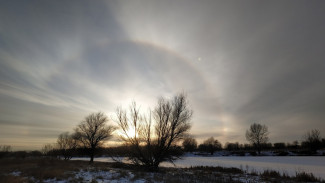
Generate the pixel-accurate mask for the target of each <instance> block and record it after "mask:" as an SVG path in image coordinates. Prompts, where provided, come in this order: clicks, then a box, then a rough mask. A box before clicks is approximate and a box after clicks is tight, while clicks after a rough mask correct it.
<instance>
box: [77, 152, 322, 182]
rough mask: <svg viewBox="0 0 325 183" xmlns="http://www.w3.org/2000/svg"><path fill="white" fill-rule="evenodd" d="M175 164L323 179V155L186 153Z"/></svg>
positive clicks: (97, 159)
mask: <svg viewBox="0 0 325 183" xmlns="http://www.w3.org/2000/svg"><path fill="white" fill-rule="evenodd" d="M221 154H224V153H221ZM73 160H86V161H87V160H88V161H89V158H73ZM94 161H100V162H112V161H113V160H112V159H111V158H109V157H101V158H95V159H94ZM123 162H125V161H123ZM175 165H176V167H191V166H222V167H236V168H242V169H244V170H246V171H249V172H251V171H257V172H261V171H264V170H276V171H279V172H280V173H286V174H288V175H291V176H293V175H295V174H296V173H297V172H303V171H304V172H306V173H313V174H314V175H315V176H316V177H321V178H322V179H325V157H324V156H220V155H219V154H218V155H213V156H197V155H193V154H186V155H185V156H184V157H183V158H182V159H181V160H177V161H176V162H175ZM161 166H164V167H173V166H174V165H173V164H171V163H162V164H161ZM243 167H244V168H243Z"/></svg>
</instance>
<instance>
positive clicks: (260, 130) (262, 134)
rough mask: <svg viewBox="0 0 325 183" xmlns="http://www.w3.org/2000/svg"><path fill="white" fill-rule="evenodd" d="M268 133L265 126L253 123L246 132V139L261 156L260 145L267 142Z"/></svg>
mask: <svg viewBox="0 0 325 183" xmlns="http://www.w3.org/2000/svg"><path fill="white" fill-rule="evenodd" d="M268 135H269V131H268V128H267V126H265V125H261V124H257V123H254V124H252V125H251V126H250V128H249V129H248V130H247V131H246V139H247V140H248V141H249V142H250V143H251V144H253V146H254V147H255V148H256V150H257V151H258V154H261V149H262V144H265V143H267V142H268V140H269V137H268Z"/></svg>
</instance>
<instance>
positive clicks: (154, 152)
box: [116, 93, 192, 170]
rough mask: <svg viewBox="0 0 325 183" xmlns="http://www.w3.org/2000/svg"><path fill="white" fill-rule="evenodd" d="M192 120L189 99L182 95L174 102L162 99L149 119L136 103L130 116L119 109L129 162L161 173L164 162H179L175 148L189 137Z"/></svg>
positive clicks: (119, 121) (130, 111)
mask: <svg viewBox="0 0 325 183" xmlns="http://www.w3.org/2000/svg"><path fill="white" fill-rule="evenodd" d="M191 117H192V111H191V110H190V109H189V107H188V102H187V100H186V96H185V95H184V94H183V93H181V94H178V95H176V96H174V97H173V98H172V99H171V100H167V99H165V98H163V97H161V98H160V99H159V100H158V103H157V106H156V107H155V109H154V110H152V111H149V112H148V114H147V115H141V114H140V112H139V108H138V107H137V105H136V103H135V102H133V103H132V105H131V106H130V110H129V113H127V111H126V110H122V109H121V108H118V109H117V120H116V121H117V124H118V126H119V127H120V131H121V133H122V135H121V139H122V140H123V141H124V142H125V143H126V144H127V145H129V146H130V151H129V159H130V160H131V161H132V162H133V163H135V164H140V165H145V166H147V167H148V168H149V169H151V170H157V169H158V166H159V164H160V163H161V162H163V161H169V162H173V161H174V160H175V159H177V158H179V154H178V153H177V151H176V148H175V144H176V143H177V142H179V141H180V140H181V139H183V138H184V137H185V136H186V135H187V132H188V131H189V129H190V127H191V125H190V119H191ZM131 131H132V133H130V132H131ZM130 134H133V135H130Z"/></svg>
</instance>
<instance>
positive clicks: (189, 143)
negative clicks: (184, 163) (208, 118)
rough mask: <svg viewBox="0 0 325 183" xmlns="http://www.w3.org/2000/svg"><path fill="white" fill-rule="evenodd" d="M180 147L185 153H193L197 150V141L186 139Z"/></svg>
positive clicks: (190, 138)
mask: <svg viewBox="0 0 325 183" xmlns="http://www.w3.org/2000/svg"><path fill="white" fill-rule="evenodd" d="M182 145H183V148H184V151H185V152H193V151H195V149H196V148H197V141H196V140H195V139H194V138H192V137H187V138H185V139H184V140H183V143H182Z"/></svg>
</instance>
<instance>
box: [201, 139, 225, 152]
mask: <svg viewBox="0 0 325 183" xmlns="http://www.w3.org/2000/svg"><path fill="white" fill-rule="evenodd" d="M199 148H200V149H201V151H206V152H209V153H210V154H211V155H213V153H214V152H215V151H217V150H220V149H221V143H220V142H219V141H218V140H216V139H214V138H213V137H210V138H208V139H207V140H205V141H204V142H203V144H200V146H199Z"/></svg>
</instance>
